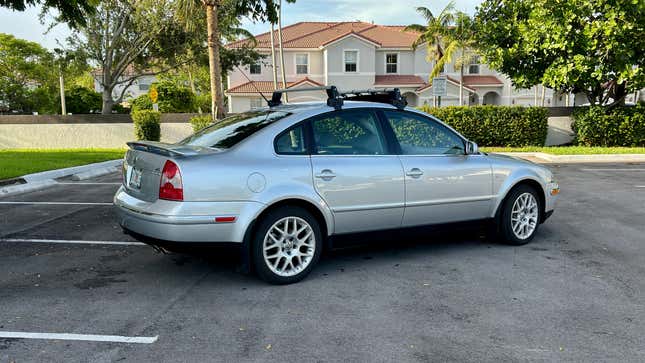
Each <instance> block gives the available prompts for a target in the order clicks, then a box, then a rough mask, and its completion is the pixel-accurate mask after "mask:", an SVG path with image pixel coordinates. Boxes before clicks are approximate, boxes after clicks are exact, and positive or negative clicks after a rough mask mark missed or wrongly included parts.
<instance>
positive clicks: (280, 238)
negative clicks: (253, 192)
mask: <svg viewBox="0 0 645 363" xmlns="http://www.w3.org/2000/svg"><path fill="white" fill-rule="evenodd" d="M322 247H323V244H322V235H321V232H320V226H319V224H318V221H317V220H316V218H315V217H314V216H313V215H311V213H309V212H308V211H307V210H305V209H303V208H300V207H295V206H285V207H280V208H278V209H275V210H272V211H270V212H269V213H267V214H266V215H265V216H264V217H263V218H262V219H261V220H260V222H259V225H258V228H257V229H256V231H255V235H254V236H253V245H252V249H253V250H252V255H253V265H254V266H255V271H257V274H258V276H259V277H260V278H261V279H262V280H264V281H266V282H268V283H271V284H277V285H284V284H291V283H294V282H298V281H300V280H302V279H304V278H305V277H306V276H307V275H308V274H309V273H310V272H311V270H312V269H313V268H314V266H315V265H316V263H318V260H319V259H320V254H321V252H322Z"/></svg>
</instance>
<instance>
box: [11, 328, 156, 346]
mask: <svg viewBox="0 0 645 363" xmlns="http://www.w3.org/2000/svg"><path fill="white" fill-rule="evenodd" d="M0 338H18V339H49V340H82V341H90V342H111V343H138V344H152V343H154V342H156V341H157V339H159V336H158V335H157V336H154V337H124V336H119V335H94V334H65V333H62V334H57V333H27V332H13V331H0Z"/></svg>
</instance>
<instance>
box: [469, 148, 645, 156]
mask: <svg viewBox="0 0 645 363" xmlns="http://www.w3.org/2000/svg"><path fill="white" fill-rule="evenodd" d="M481 150H482V151H485V152H491V153H495V152H542V153H547V154H553V155H591V154H645V147H598V146H525V147H482V148H481Z"/></svg>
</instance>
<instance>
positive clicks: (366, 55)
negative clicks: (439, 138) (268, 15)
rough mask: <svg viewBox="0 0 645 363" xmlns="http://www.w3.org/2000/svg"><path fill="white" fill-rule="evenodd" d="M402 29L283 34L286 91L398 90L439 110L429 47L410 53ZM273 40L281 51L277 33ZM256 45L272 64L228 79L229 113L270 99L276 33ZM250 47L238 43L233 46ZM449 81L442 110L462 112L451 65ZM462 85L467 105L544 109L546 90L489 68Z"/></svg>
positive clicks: (325, 28) (326, 28)
mask: <svg viewBox="0 0 645 363" xmlns="http://www.w3.org/2000/svg"><path fill="white" fill-rule="evenodd" d="M404 28H405V27H404V26H385V25H375V24H370V23H364V22H300V23H296V24H293V25H290V26H287V27H284V28H283V30H282V37H283V48H284V57H285V61H284V64H285V73H286V77H285V78H286V83H287V86H288V87H311V86H314V85H335V86H337V87H338V88H339V90H341V91H350V90H358V89H369V88H381V87H387V88H393V87H398V88H400V89H401V93H403V94H404V95H405V96H406V97H407V100H408V103H409V104H410V105H411V106H418V105H421V104H424V103H427V104H433V101H434V100H433V96H432V86H431V85H430V84H429V82H428V81H429V76H430V73H431V70H432V67H433V64H432V63H431V62H428V60H427V53H426V47H425V46H421V47H418V48H417V49H416V50H415V49H413V48H412V43H413V42H414V41H415V40H416V39H417V37H418V33H414V32H406V31H404ZM274 37H275V44H276V47H277V44H278V43H277V32H276V34H274ZM256 40H257V42H258V43H257V50H258V51H259V52H260V53H262V54H263V55H265V56H266V57H265V58H264V60H263V61H262V62H260V63H259V64H254V65H250V66H247V67H242V71H243V72H244V73H245V74H246V77H248V78H249V79H250V80H251V81H250V82H249V80H248V79H247V78H246V77H245V76H244V75H243V74H242V73H241V72H240V71H239V70H237V69H236V70H234V71H233V72H231V73H229V74H228V85H227V91H226V95H227V97H228V108H229V112H233V113H236V112H243V111H246V110H248V109H250V108H252V107H256V106H262V105H264V101H263V99H262V98H261V97H260V96H259V95H258V93H257V91H256V88H257V89H259V90H260V91H261V92H262V93H263V94H265V96H267V97H270V94H271V92H272V91H273V74H272V64H271V56H270V54H271V39H270V34H269V33H264V34H260V35H258V36H256ZM247 42H248V40H240V41H237V42H234V43H231V44H229V45H228V46H229V47H237V46H241V45H244V44H248V43H247ZM277 53H278V52H277V50H276V54H277ZM276 57H279V55H278V54H277V55H276ZM277 63H278V67H279V62H277ZM277 73H278V79H279V86H278V87H279V88H282V79H281V73H282V72H281V70H280V69H278V70H277ZM445 76H446V77H447V96H444V97H442V100H441V105H442V106H445V105H458V104H459V77H460V74H459V69H457V68H455V67H454V64H448V65H447V66H446V69H445ZM463 83H464V98H463V104H464V105H481V104H489V105H535V104H536V103H537V104H539V105H542V87H534V88H532V89H522V90H516V89H514V88H513V86H512V84H511V81H510V79H508V77H506V76H504V75H503V74H501V73H499V72H496V71H494V70H491V69H490V68H488V67H487V66H486V65H485V64H471V65H468V66H466V67H465V75H464V79H463ZM325 97H326V96H325V95H324V94H323V93H322V92H307V94H302V93H293V94H291V95H290V96H289V101H290V102H299V101H300V102H302V101H310V100H324V99H325ZM566 97H567V96H566V95H559V94H554V92H553V91H552V90H550V89H545V92H544V106H547V107H548V106H564V105H565V104H568V105H573V96H570V99H569V102H567V100H566ZM576 101H578V102H577V104H580V103H582V102H580V101H579V100H576Z"/></svg>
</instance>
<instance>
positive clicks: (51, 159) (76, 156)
mask: <svg viewBox="0 0 645 363" xmlns="http://www.w3.org/2000/svg"><path fill="white" fill-rule="evenodd" d="M124 153H125V149H4V150H0V180H2V179H9V178H15V177H18V176H22V175H25V174H31V173H36V172H39V171H45V170H52V169H60V168H67V167H70V166H77V165H84V164H91V163H97V162H100V161H107V160H114V159H120V158H123V155H124Z"/></svg>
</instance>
